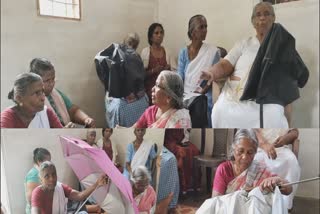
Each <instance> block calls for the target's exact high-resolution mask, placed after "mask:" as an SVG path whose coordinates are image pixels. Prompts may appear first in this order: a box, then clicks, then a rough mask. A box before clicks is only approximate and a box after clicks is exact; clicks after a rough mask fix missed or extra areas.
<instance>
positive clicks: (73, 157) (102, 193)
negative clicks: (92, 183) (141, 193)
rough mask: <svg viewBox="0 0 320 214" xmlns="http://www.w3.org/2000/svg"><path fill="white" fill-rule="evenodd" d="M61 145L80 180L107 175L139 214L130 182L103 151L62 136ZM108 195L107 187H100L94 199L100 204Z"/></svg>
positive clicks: (78, 140) (94, 194)
mask: <svg viewBox="0 0 320 214" xmlns="http://www.w3.org/2000/svg"><path fill="white" fill-rule="evenodd" d="M60 143H61V146H62V150H63V154H64V157H65V159H66V160H67V162H68V163H69V165H70V167H71V168H72V170H73V171H74V173H75V174H76V176H77V177H78V179H79V180H83V179H84V178H86V177H87V176H89V175H91V174H97V173H101V174H106V175H107V176H108V177H109V179H110V180H111V181H112V182H113V183H114V184H115V185H116V187H117V188H118V189H119V190H120V192H121V193H122V194H123V196H124V197H125V198H126V199H127V200H128V201H129V202H130V203H131V204H132V206H133V208H134V210H135V212H136V213H138V208H137V206H136V203H135V201H134V198H133V195H132V188H131V185H130V183H129V181H128V180H127V179H126V178H125V177H124V176H123V175H122V174H121V173H120V171H119V170H118V169H117V168H116V167H115V166H114V164H113V162H112V161H111V160H110V159H109V157H108V155H107V154H106V153H105V152H104V151H103V150H102V149H99V148H93V147H91V146H90V145H89V144H87V143H86V142H84V141H82V140H80V139H76V138H72V137H65V136H60ZM107 193H108V188H107V187H106V186H104V187H100V188H99V189H97V190H96V191H95V192H94V193H93V197H94V199H95V200H96V201H97V203H98V204H99V202H100V203H101V202H102V201H103V200H104V198H105V197H106V195H107Z"/></svg>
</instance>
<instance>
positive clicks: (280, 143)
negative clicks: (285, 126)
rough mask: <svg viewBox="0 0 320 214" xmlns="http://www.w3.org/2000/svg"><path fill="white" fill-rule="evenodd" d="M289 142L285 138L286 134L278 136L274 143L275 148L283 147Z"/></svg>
mask: <svg viewBox="0 0 320 214" xmlns="http://www.w3.org/2000/svg"><path fill="white" fill-rule="evenodd" d="M287 144H288V143H287V141H286V139H285V137H284V136H280V137H278V138H277V139H276V141H275V142H274V143H273V145H274V147H275V148H279V147H282V146H284V145H287Z"/></svg>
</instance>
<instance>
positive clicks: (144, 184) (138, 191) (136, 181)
mask: <svg viewBox="0 0 320 214" xmlns="http://www.w3.org/2000/svg"><path fill="white" fill-rule="evenodd" d="M130 181H131V184H132V192H133V197H134V199H135V201H136V203H137V206H138V210H139V213H140V214H151V213H154V212H155V209H156V202H157V199H156V198H157V197H156V192H155V191H154V189H153V188H152V186H151V185H150V181H151V177H150V174H149V172H148V169H147V168H146V167H145V166H138V167H137V168H136V169H134V170H133V171H132V175H131V176H130Z"/></svg>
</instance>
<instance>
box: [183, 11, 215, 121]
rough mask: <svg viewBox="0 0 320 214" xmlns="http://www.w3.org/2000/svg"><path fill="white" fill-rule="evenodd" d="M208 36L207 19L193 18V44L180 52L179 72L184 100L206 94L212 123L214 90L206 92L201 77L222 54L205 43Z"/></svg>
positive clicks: (191, 36) (191, 28)
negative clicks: (182, 83) (202, 72)
mask: <svg viewBox="0 0 320 214" xmlns="http://www.w3.org/2000/svg"><path fill="white" fill-rule="evenodd" d="M206 36H207V20H206V18H205V17H204V16H203V15H195V16H193V17H191V18H190V20H189V25H188V37H189V39H190V40H191V43H190V45H188V46H187V47H184V48H182V49H181V50H180V53H179V60H178V69H177V71H178V72H179V75H180V76H181V78H182V80H183V82H184V95H185V97H184V99H190V98H191V97H193V96H199V95H201V94H206V96H207V97H208V111H207V115H208V121H211V120H210V116H211V110H212V106H213V101H212V90H209V91H207V89H208V87H207V89H205V90H203V89H202V88H201V87H203V85H202V84H201V83H202V81H203V80H202V79H201V78H200V76H201V71H203V70H205V69H208V68H209V67H210V66H211V65H213V64H215V63H217V62H218V61H219V59H220V54H219V50H218V48H217V47H215V46H212V45H209V44H206V43H204V42H203V41H204V40H205V39H206ZM205 85H206V84H204V86H205ZM204 88H205V87H204ZM195 92H196V93H195ZM209 127H211V123H209Z"/></svg>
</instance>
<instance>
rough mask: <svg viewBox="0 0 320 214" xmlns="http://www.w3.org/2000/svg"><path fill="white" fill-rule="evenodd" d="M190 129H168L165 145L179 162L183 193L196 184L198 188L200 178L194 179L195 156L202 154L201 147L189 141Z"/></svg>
mask: <svg viewBox="0 0 320 214" xmlns="http://www.w3.org/2000/svg"><path fill="white" fill-rule="evenodd" d="M190 131H191V130H188V129H166V130H165V136H164V146H165V147H166V148H167V149H168V150H169V151H170V152H172V153H173V154H174V155H175V157H176V159H177V163H178V170H179V181H180V191H181V193H182V194H183V195H185V194H186V193H187V191H188V190H190V189H193V187H194V184H193V182H194V183H195V184H196V185H195V186H196V187H197V188H198V187H200V182H199V181H198V180H201V179H198V180H196V181H193V179H192V173H193V157H194V156H196V155H199V154H200V151H199V149H198V148H197V147H196V146H195V145H194V144H192V143H191V142H190V141H189V136H190Z"/></svg>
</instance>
